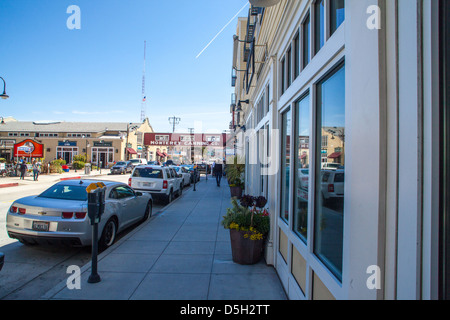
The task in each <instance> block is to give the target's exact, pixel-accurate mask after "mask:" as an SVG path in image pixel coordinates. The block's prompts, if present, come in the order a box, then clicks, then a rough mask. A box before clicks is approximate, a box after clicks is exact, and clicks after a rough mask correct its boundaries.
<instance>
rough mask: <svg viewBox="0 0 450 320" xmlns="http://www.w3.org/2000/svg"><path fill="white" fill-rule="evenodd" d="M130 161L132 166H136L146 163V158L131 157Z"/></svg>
mask: <svg viewBox="0 0 450 320" xmlns="http://www.w3.org/2000/svg"><path fill="white" fill-rule="evenodd" d="M130 162H131V164H132V165H133V167H136V166H139V165H141V164H147V159H144V158H138V159H131V160H130Z"/></svg>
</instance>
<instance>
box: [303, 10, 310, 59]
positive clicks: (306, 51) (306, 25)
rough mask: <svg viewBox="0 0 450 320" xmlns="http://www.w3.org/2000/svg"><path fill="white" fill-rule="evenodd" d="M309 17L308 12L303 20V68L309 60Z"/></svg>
mask: <svg viewBox="0 0 450 320" xmlns="http://www.w3.org/2000/svg"><path fill="white" fill-rule="evenodd" d="M309 21H310V18H309V13H308V15H307V16H306V18H305V21H304V22H303V50H302V52H303V53H302V56H303V66H302V67H303V68H305V67H306V66H307V65H308V63H309V60H310V55H309V49H310V48H309V43H310V42H309V41H310V40H309V34H310V22H309Z"/></svg>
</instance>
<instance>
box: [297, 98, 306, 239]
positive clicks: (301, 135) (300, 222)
mask: <svg viewBox="0 0 450 320" xmlns="http://www.w3.org/2000/svg"><path fill="white" fill-rule="evenodd" d="M309 101H310V99H309V94H308V95H306V96H304V97H303V98H301V100H300V101H299V102H297V105H296V108H297V109H296V114H297V117H296V118H297V121H296V128H295V138H296V141H295V150H296V157H295V172H296V174H295V177H294V182H295V187H294V231H295V233H296V234H297V235H299V236H300V238H301V239H302V240H303V241H305V242H306V239H307V227H308V188H309V164H310V155H309V141H310V112H309Z"/></svg>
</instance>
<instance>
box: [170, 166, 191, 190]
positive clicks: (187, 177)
mask: <svg viewBox="0 0 450 320" xmlns="http://www.w3.org/2000/svg"><path fill="white" fill-rule="evenodd" d="M173 168H174V169H175V171H176V172H177V174H178V175H179V176H180V177H181V178H182V179H183V180H182V187H185V186H189V185H190V184H191V174H190V172H189V171H188V170H187V169H186V168H185V167H181V166H177V167H173Z"/></svg>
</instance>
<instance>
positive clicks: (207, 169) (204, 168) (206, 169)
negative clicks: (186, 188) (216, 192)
mask: <svg viewBox="0 0 450 320" xmlns="http://www.w3.org/2000/svg"><path fill="white" fill-rule="evenodd" d="M197 168H198V172H199V174H207V173H208V174H210V173H211V166H210V165H208V164H206V163H199V164H197Z"/></svg>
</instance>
